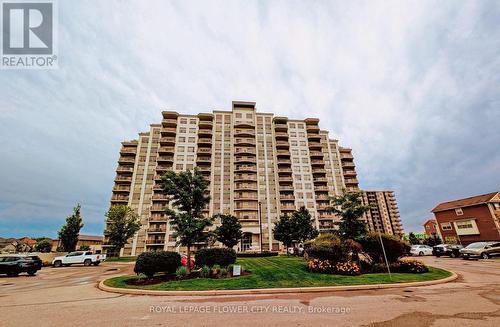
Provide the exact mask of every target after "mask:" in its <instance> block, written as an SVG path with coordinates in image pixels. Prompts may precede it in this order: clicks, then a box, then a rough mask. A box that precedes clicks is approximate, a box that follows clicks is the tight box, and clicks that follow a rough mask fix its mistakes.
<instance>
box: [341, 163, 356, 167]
mask: <svg viewBox="0 0 500 327" xmlns="http://www.w3.org/2000/svg"><path fill="white" fill-rule="evenodd" d="M342 167H350V168H354V167H356V165H354V162H352V161H342Z"/></svg>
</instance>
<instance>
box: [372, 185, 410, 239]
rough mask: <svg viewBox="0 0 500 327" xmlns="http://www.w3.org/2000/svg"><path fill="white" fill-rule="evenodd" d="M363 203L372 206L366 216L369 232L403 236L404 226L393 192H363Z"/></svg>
mask: <svg viewBox="0 0 500 327" xmlns="http://www.w3.org/2000/svg"><path fill="white" fill-rule="evenodd" d="M363 203H364V204H366V205H369V206H370V209H369V210H368V211H367V212H366V214H365V217H366V221H367V223H368V228H369V230H371V231H378V232H381V233H386V234H391V235H398V236H402V235H403V225H401V218H400V217H399V210H398V205H397V203H396V197H395V196H394V192H393V191H363Z"/></svg>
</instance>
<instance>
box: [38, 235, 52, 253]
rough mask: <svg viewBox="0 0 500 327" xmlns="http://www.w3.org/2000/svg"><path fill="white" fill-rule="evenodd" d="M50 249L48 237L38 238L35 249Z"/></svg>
mask: <svg viewBox="0 0 500 327" xmlns="http://www.w3.org/2000/svg"><path fill="white" fill-rule="evenodd" d="M51 250H52V241H51V240H50V239H48V238H41V239H38V240H37V242H36V244H35V251H37V252H42V253H49V252H50V251H51Z"/></svg>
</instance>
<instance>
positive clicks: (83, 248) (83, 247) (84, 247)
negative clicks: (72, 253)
mask: <svg viewBox="0 0 500 327" xmlns="http://www.w3.org/2000/svg"><path fill="white" fill-rule="evenodd" d="M78 251H90V246H88V245H81V246H80V248H78Z"/></svg>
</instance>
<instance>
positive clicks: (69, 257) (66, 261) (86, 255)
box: [52, 251, 106, 267]
mask: <svg viewBox="0 0 500 327" xmlns="http://www.w3.org/2000/svg"><path fill="white" fill-rule="evenodd" d="M104 260H106V255H105V254H93V253H92V252H90V251H75V252H70V253H68V254H66V255H65V256H62V257H55V258H54V260H52V266H53V267H61V266H70V265H76V264H82V263H83V265H84V266H90V265H94V266H98V265H99V264H100V263H101V262H103V261H104Z"/></svg>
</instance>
